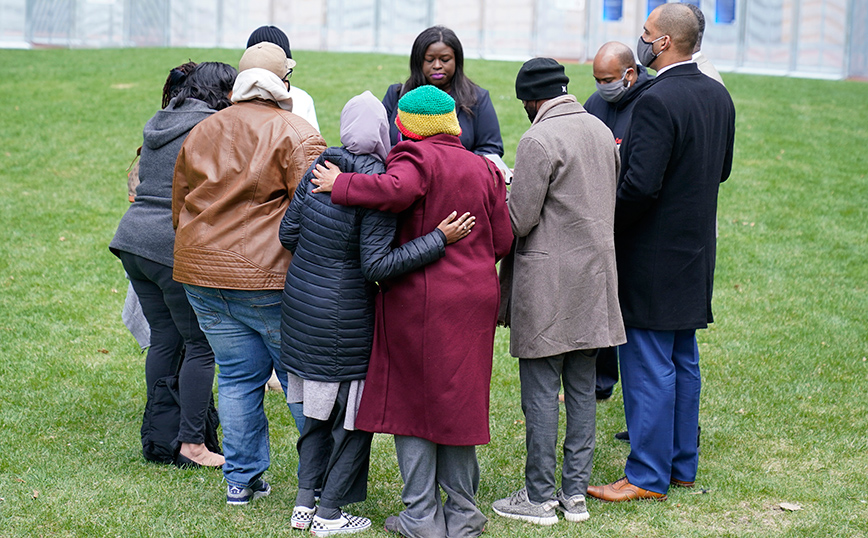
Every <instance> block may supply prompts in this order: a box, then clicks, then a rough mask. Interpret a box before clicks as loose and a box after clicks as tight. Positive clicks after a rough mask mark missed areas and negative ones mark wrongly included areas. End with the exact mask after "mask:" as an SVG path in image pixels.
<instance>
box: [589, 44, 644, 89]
mask: <svg viewBox="0 0 868 538" xmlns="http://www.w3.org/2000/svg"><path fill="white" fill-rule="evenodd" d="M630 70H632V71H630ZM621 77H625V78H626V79H627V81H628V82H629V83H630V84H632V83H633V82H636V77H637V74H636V59H635V57H634V56H633V51H632V50H630V47H628V46H627V45H625V44H623V43H620V42H618V41H609V42H608V43H605V44H604V45H603V46H602V47H600V50H598V51H597V55H596V56H594V79H596V81H597V82H599V83H600V84H605V83H607V82H612V81H614V80H620V79H621Z"/></svg>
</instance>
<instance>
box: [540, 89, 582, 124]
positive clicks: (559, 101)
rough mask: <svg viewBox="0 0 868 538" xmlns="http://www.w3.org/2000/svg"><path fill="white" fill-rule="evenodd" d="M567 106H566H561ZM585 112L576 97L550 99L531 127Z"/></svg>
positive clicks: (565, 96) (566, 96) (563, 96)
mask: <svg viewBox="0 0 868 538" xmlns="http://www.w3.org/2000/svg"><path fill="white" fill-rule="evenodd" d="M561 105H565V106H561ZM583 112H585V108H584V107H583V106H582V105H580V104H579V101H578V99H576V97H575V96H574V95H561V96H559V97H555V98H554V99H549V100H548V101H546V102H545V103H543V106H541V107H539V110H538V111H537V113H536V118H534V120H533V123H531V126H534V125H536V124H537V123H539V122H541V121H543V120H545V119H548V118H554V117H557V116H566V115H568V114H581V113H583Z"/></svg>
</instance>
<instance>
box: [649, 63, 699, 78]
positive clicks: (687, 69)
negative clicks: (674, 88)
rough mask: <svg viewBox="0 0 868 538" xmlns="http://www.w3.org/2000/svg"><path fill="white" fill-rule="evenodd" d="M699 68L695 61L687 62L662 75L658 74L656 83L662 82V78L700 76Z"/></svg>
mask: <svg viewBox="0 0 868 538" xmlns="http://www.w3.org/2000/svg"><path fill="white" fill-rule="evenodd" d="M699 74H700V71H699V67H698V66H697V65H696V63H695V62H693V61H687V62H684V63H681V64H678V65H674V66H672V68H671V69H667V70H665V71H663V72H662V73H659V72H658V73H657V76H656V77H655V78H654V80H655V81H657V80H660V79H661V78H667V77H679V76H684V75H699Z"/></svg>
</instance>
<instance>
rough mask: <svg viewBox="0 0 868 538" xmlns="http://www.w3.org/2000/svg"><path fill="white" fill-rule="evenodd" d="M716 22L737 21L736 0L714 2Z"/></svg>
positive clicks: (730, 22)
mask: <svg viewBox="0 0 868 538" xmlns="http://www.w3.org/2000/svg"><path fill="white" fill-rule="evenodd" d="M714 22H716V23H717V24H732V23H734V22H735V0H717V2H715V3H714Z"/></svg>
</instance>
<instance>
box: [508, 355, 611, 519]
mask: <svg viewBox="0 0 868 538" xmlns="http://www.w3.org/2000/svg"><path fill="white" fill-rule="evenodd" d="M596 358H597V350H596V349H591V350H577V351H570V352H568V353H564V354H562V355H555V356H552V357H544V358H539V359H519V361H518V364H519V376H520V379H521V409H522V411H524V418H525V428H526V431H527V439H526V446H527V462H526V464H525V486H526V487H527V496H528V498H529V499H530V500H531V501H533V502H536V503H540V502H544V501H547V500H549V499H551V498H553V497H554V495H555V489H556V483H555V467H556V466H557V452H556V451H557V442H558V417H559V414H560V409H559V408H558V391H559V389H560V386H561V381H563V385H564V405H565V407H566V411H567V431H566V435H565V437H564V465H563V476H562V479H561V487H562V488H563V490H564V493H565V494H566V495H567V497H571V496H573V495H579V494H581V495H584V494H585V493H586V492H587V489H588V480H589V478H590V476H591V464H592V460H593V458H594V442H595V437H594V436H595V429H596V412H597V401H596V396H595V393H594V390H595V386H596V377H595V371H596V366H595V364H596Z"/></svg>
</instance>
